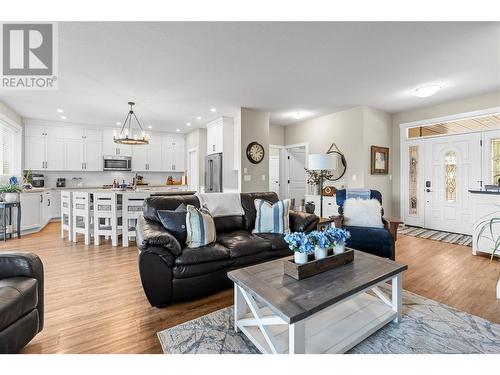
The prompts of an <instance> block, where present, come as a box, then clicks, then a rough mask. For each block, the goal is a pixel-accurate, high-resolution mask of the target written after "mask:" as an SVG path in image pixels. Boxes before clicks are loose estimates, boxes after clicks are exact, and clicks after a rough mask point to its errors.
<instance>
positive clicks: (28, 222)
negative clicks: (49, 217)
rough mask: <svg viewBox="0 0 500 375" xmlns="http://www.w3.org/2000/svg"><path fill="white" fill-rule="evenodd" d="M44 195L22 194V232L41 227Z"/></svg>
mask: <svg viewBox="0 0 500 375" xmlns="http://www.w3.org/2000/svg"><path fill="white" fill-rule="evenodd" d="M42 199H43V196H42V193H21V194H20V201H21V230H27V229H34V228H39V227H40V226H41V221H42V220H41V210H42Z"/></svg>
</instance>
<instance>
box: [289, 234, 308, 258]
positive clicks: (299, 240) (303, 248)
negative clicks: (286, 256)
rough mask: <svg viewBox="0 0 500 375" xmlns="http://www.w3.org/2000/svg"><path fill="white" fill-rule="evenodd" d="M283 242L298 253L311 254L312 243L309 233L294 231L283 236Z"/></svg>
mask: <svg viewBox="0 0 500 375" xmlns="http://www.w3.org/2000/svg"><path fill="white" fill-rule="evenodd" d="M284 239H285V242H286V243H287V244H288V247H289V248H290V250H292V251H294V252H299V253H305V254H311V253H313V252H314V244H313V243H312V241H311V239H310V238H309V235H307V234H305V233H302V232H294V233H290V234H287V235H286V236H285V238H284Z"/></svg>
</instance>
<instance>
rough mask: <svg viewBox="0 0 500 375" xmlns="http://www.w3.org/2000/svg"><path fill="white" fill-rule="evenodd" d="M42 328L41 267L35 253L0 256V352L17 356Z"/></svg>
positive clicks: (3, 254) (2, 254)
mask: <svg viewBox="0 0 500 375" xmlns="http://www.w3.org/2000/svg"><path fill="white" fill-rule="evenodd" d="M42 328H43V265H42V262H41V260H40V258H38V257H37V256H36V255H35V254H29V253H11V252H9V253H0V353H17V352H19V351H20V350H21V349H22V348H23V347H24V346H25V345H26V344H28V343H29V342H30V341H31V339H32V338H33V337H35V335H36V334H37V333H38V332H40V331H41V330H42Z"/></svg>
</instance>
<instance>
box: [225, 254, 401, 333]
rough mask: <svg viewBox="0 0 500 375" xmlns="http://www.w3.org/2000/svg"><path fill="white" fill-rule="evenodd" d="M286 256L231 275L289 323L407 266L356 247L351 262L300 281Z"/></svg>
mask: <svg viewBox="0 0 500 375" xmlns="http://www.w3.org/2000/svg"><path fill="white" fill-rule="evenodd" d="M287 259H289V258H282V259H277V260H273V261H270V262H266V263H261V264H257V265H254V266H250V267H245V268H240V269H237V270H234V271H231V272H229V273H228V276H229V278H230V279H231V280H232V281H233V282H234V283H236V284H237V285H239V286H241V287H243V288H244V289H245V290H247V291H248V292H250V293H251V294H252V295H254V296H255V297H257V298H258V299H260V300H262V301H263V302H265V303H266V304H267V305H268V306H269V307H270V308H271V310H273V312H274V313H275V314H277V315H278V316H280V317H281V318H282V319H283V320H285V321H286V322H287V323H289V324H292V323H295V322H298V321H300V320H302V319H305V318H307V317H308V316H310V315H313V314H315V313H317V312H318V311H321V310H323V309H325V308H326V307H328V306H331V305H333V304H335V303H337V302H339V301H341V300H343V299H344V298H347V297H349V296H351V295H353V294H356V293H357V292H359V291H361V290H363V289H366V288H368V287H370V286H373V285H375V284H377V283H379V282H381V281H382V280H385V279H388V278H390V277H392V276H394V275H397V274H398V273H401V272H403V271H405V270H407V269H408V266H407V265H405V264H400V263H397V262H394V261H392V260H389V259H386V258H381V257H378V256H375V255H371V254H367V253H364V252H362V251H357V250H354V261H353V262H352V263H349V264H347V265H345V266H343V267H340V268H335V269H332V270H330V271H326V272H323V273H321V274H318V275H315V276H312V277H310V278H307V279H304V280H300V281H297V280H295V279H293V278H292V277H290V276H288V275H285V274H284V273H283V262H284V261H286V260H287Z"/></svg>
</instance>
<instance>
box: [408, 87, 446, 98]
mask: <svg viewBox="0 0 500 375" xmlns="http://www.w3.org/2000/svg"><path fill="white" fill-rule="evenodd" d="M440 89H441V86H439V85H430V86H422V87H419V88H416V89H415V92H414V94H415V96H416V97H417V98H427V97H428V96H432V95H434V94H435V93H437V92H438V91H439V90H440Z"/></svg>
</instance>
